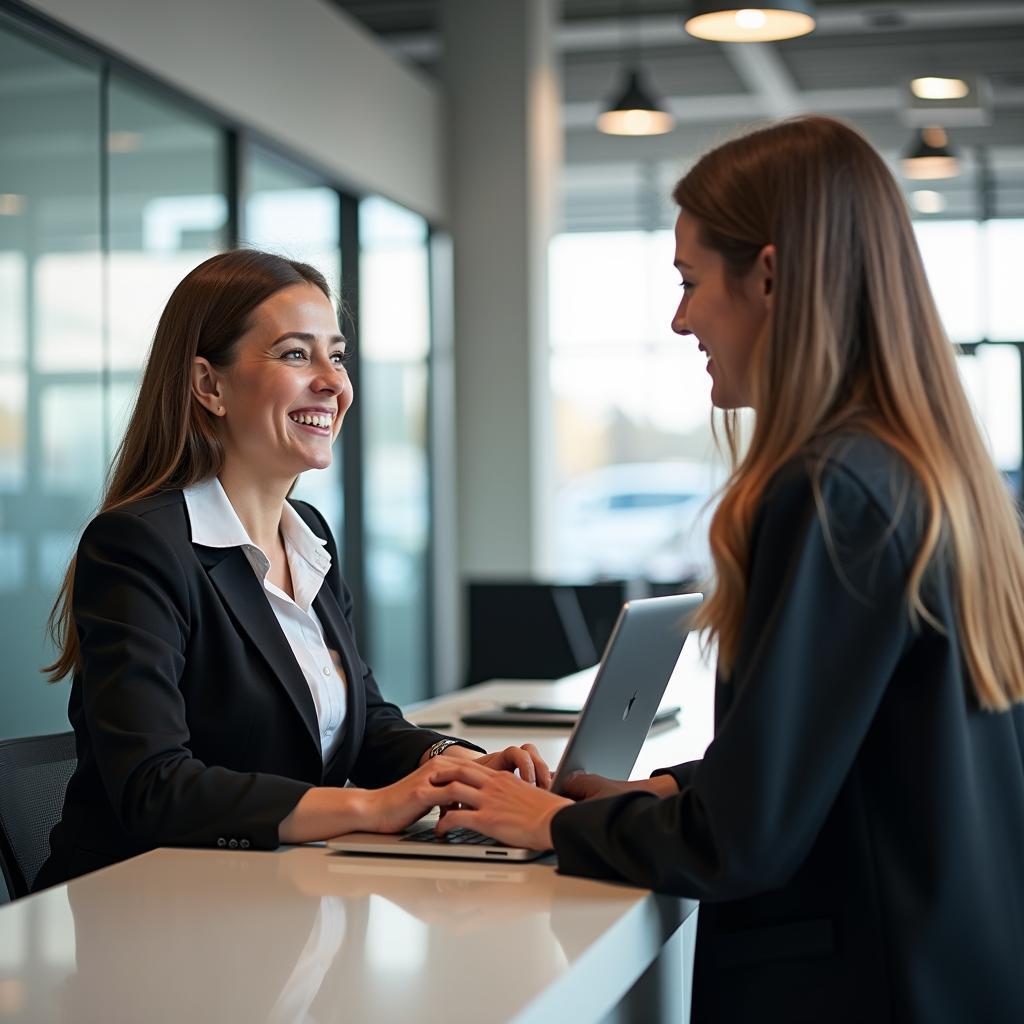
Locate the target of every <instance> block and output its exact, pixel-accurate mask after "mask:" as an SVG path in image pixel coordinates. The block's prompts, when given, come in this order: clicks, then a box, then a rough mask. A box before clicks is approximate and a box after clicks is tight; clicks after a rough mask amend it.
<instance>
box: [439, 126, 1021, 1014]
mask: <svg viewBox="0 0 1024 1024" xmlns="http://www.w3.org/2000/svg"><path fill="white" fill-rule="evenodd" d="M674 195H675V199H676V201H677V203H678V204H679V207H680V212H679V218H678V222H677V224H676V259H675V262H676V266H677V267H678V269H679V271H680V274H681V276H682V279H683V282H682V284H683V296H682V300H681V302H680V304H679V309H678V311H677V313H676V315H675V318H674V319H673V323H672V326H673V329H674V330H675V331H676V333H678V334H680V335H682V336H684V337H686V338H692V339H693V340H694V342H695V343H699V346H700V348H701V350H702V351H704V352H705V353H706V354H707V356H708V372H709V373H710V374H711V378H712V382H713V384H712V392H711V397H712V401H713V403H714V405H715V406H717V407H718V408H719V409H723V410H727V411H726V413H725V423H726V428H727V437H728V440H729V442H730V450H731V451H732V453H733V455H734V469H733V473H732V475H731V477H730V479H729V481H728V483H727V485H726V487H725V491H724V494H723V497H722V500H721V503H720V504H719V506H718V508H717V510H716V512H715V516H714V520H713V523H712V527H711V538H710V539H711V547H712V552H713V556H714V562H715V570H716V578H715V583H714V590H713V593H712V594H711V597H710V599H709V600H708V601H706V602H705V603H704V605H703V608H702V610H701V612H700V620H699V625H701V626H703V627H704V629H705V630H706V631H707V634H708V635H709V636H710V638H712V639H713V640H714V641H716V642H717V648H718V683H717V689H716V708H715V712H716V713H715V720H716V732H715V739H714V741H713V742H712V743H711V745H710V746H709V747H708V749H707V752H706V754H705V756H704V758H703V760H701V761H695V762H690V763H687V764H681V765H677V766H676V767H673V768H668V769H664V770H663V771H662V772H659V773H656V775H655V777H654V778H652V779H649V780H642V781H636V782H632V783H623V782H613V781H610V780H607V779H602V778H599V777H595V776H581V777H578V778H577V780H576V785H575V787H574V788H573V790H572V795H573V796H574V797H576V798H577V800H578V802H576V803H571V802H570V801H567V800H565V799H563V798H560V797H557V796H554V795H553V794H551V793H541V792H539V791H536V790H531V789H530V788H529V787H526V786H521V785H518V784H516V782H515V780H511V779H505V778H502V777H500V776H498V775H497V774H496V773H490V772H482V771H480V770H479V769H477V768H475V767H474V766H467V767H465V768H463V767H461V766H450V767H449V766H446V767H444V768H443V769H441V770H439V771H438V772H437V773H435V774H436V782H437V783H438V784H439V785H444V786H445V789H446V792H445V793H444V796H443V797H442V802H448V801H460V802H462V803H463V805H464V807H465V808H466V809H464V810H453V811H451V812H449V815H448V816H447V817H446V818H445V819H444V827H446V828H447V827H456V826H460V825H463V826H470V827H473V828H478V829H480V830H481V831H483V832H487V833H488V834H490V835H494V836H497V837H498V838H500V839H503V840H505V841H518V842H520V843H522V844H524V845H528V846H534V847H537V848H541V847H548V846H553V847H554V849H555V850H556V851H557V853H558V858H559V866H560V869H561V870H562V871H565V872H569V873H572V874H579V875H587V876H591V877H597V878H624V879H626V880H628V881H630V882H633V883H635V884H637V885H643V886H647V887H650V888H652V889H656V890H659V891H661V892H666V893H675V894H679V895H684V896H690V897H697V898H699V899H700V900H701V901H702V905H701V910H700V920H699V925H698V940H697V952H696V960H695V967H694V987H693V1019H694V1020H695V1021H718V1022H721V1021H727V1022H732V1021H748V1020H749V1021H786V1022H789V1021H830V1022H837V1021H850V1022H853V1021H856V1022H864V1021H871V1022H882V1021H893V1022H896V1021H900V1022H902V1021H919V1022H926V1024H936V1022H944V1021H949V1022H951V1024H952V1022H957V1024H962V1022H966V1021H985V1022H987V1024H995V1022H1003V1021H1005V1022H1008V1024H1009V1022H1011V1021H1013V1022H1019V1021H1021V1020H1024V553H1022V544H1021V534H1020V524H1019V521H1018V518H1017V516H1016V514H1015V510H1014V508H1013V505H1012V503H1011V500H1010V498H1009V496H1008V495H1007V492H1006V489H1005V487H1004V484H1003V481H1002V480H1001V479H1000V477H999V475H998V474H997V472H996V470H995V469H994V467H993V465H992V462H991V459H990V458H989V456H988V454H987V452H986V450H985V446H984V444H983V443H982V439H981V437H980V434H979V431H978V428H977V425H976V424H975V421H974V418H973V416H972V414H971V410H970V408H969V406H968V402H967V399H966V397H965V395H964V392H963V389H962V387H961V384H960V381H959V378H958V375H957V370H956V365H955V361H954V355H953V350H952V347H951V346H950V344H949V341H948V340H947V338H946V336H945V334H944V333H943V330H942V326H941V324H940V322H939V317H938V314H937V312H936V309H935V304H934V301H933V299H932V296H931V294H930V292H929V289H928V285H927V282H926V279H925V273H924V269H923V266H922V263H921V257H920V254H919V252H918V249H917V245H916V243H915V239H914V234H913V230H912V228H911V224H910V220H909V218H908V216H907V212H906V208H905V204H904V200H903V198H902V196H901V194H900V190H899V188H898V186H897V184H896V182H895V180H894V179H893V177H892V175H891V174H890V172H889V171H888V169H887V168H886V166H885V164H884V163H883V161H882V160H881V159H880V158H879V156H878V154H877V153H875V152H874V150H873V149H872V148H871V147H870V146H869V145H868V144H867V143H866V142H865V141H864V139H863V138H861V136H859V135H858V134H857V133H856V132H854V131H853V130H851V129H850V128H848V127H846V126H845V125H843V124H842V123H839V122H837V121H833V120H830V119H827V118H822V117H807V118H801V119H797V120H793V121H788V122H784V123H780V124H777V125H774V126H771V127H768V128H766V129H763V130H761V131H757V132H754V133H753V134H750V135H747V136H746V137H743V138H739V139H737V140H735V141H732V142H729V143H727V144H725V145H723V146H721V147H720V148H718V149H716V150H714V151H712V152H711V153H709V154H707V155H706V156H705V157H704V158H703V159H701V160H700V161H699V162H698V163H697V164H696V165H695V167H694V168H693V169H692V170H691V171H690V173H689V174H687V175H686V177H684V178H683V179H682V181H680V182H679V184H678V185H677V187H676V190H675V193H674ZM741 407H750V408H752V409H753V410H754V411H755V414H756V424H755V426H754V429H753V435H752V437H751V441H750V445H749V447H748V449H747V451H746V453H745V454H744V455H743V457H742V458H740V459H739V460H738V461H737V460H736V458H735V453H736V450H737V448H736V445H735V444H734V443H733V442H734V440H735V430H734V428H735V419H734V413H733V412H731V410H735V409H737V408H741Z"/></svg>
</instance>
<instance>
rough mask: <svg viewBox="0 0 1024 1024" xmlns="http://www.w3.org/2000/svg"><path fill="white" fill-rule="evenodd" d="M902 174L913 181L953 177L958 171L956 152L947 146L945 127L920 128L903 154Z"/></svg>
mask: <svg viewBox="0 0 1024 1024" xmlns="http://www.w3.org/2000/svg"><path fill="white" fill-rule="evenodd" d="M902 164H903V176H904V177H905V178H910V179H912V180H914V181H934V180H937V179H939V178H955V177H956V176H957V175H958V174H959V173H960V165H959V162H958V161H957V158H956V153H954V152H953V150H952V149H950V147H949V139H948V138H947V136H946V132H945V129H943V128H937V127H931V128H922V129H921V131H920V132H918V133H917V134H916V135H915V136H914V138H913V139H912V140H911V143H910V148H909V149H908V150H907V151H906V152H905V153H904V154H903V161H902Z"/></svg>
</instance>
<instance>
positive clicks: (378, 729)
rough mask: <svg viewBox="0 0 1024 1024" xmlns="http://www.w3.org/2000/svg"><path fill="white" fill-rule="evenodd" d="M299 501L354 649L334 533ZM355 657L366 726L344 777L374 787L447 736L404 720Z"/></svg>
mask: <svg viewBox="0 0 1024 1024" xmlns="http://www.w3.org/2000/svg"><path fill="white" fill-rule="evenodd" d="M296 504H298V503H296ZM303 504H304V505H305V508H306V509H308V510H309V512H310V513H312V515H313V516H314V517H315V519H316V524H317V528H318V529H319V530H321V531H322V533H323V536H324V537H325V538H326V540H327V550H328V553H329V554H330V556H331V570H330V572H329V573H328V576H327V580H328V583H329V585H330V586H331V587H332V588H333V590H334V593H335V596H336V597H337V599H338V603H339V604H340V605H341V612H342V615H343V616H344V618H345V625H346V627H347V628H348V632H349V636H351V637H352V642H353V649H355V647H354V645H355V635H356V632H355V623H354V621H353V611H354V602H353V600H352V593H351V591H350V590H349V589H348V586H347V585H346V583H345V581H344V579H343V578H342V576H341V573H340V571H339V570H338V568H337V566H338V550H337V547H336V545H335V543H334V537H333V535H332V534H331V530H330V527H329V526H328V525H327V522H326V520H325V519H324V517H323V516H322V515H321V514H320V512H319V510H318V509H316V508H314V507H313V506H312V505H309V504H306V503H303ZM356 657H357V671H358V672H359V675H360V676H361V683H362V687H363V693H364V695H365V699H366V726H365V729H364V732H363V739H362V744H361V745H360V748H359V754H358V756H357V757H356V761H355V764H354V765H353V766H352V769H351V771H350V772H349V778H350V779H351V780H352V782H353V783H354V784H355V785H357V786H361V787H364V788H367V789H377V788H379V787H381V786H388V785H390V784H391V783H393V782H397V781H398V780H399V779H401V778H404V777H405V776H406V775H408V774H409V773H410V772H411V771H413V770H414V769H415V768H416V767H417V766H418V765H419V761H420V758H421V757H422V756H423V754H424V752H425V751H426V750H427V748H428V747H430V746H432V745H433V744H434V743H436V742H437V741H438V740H440V739H446V738H448V737H447V736H446V734H444V733H439V732H433V731H432V730H430V729H421V728H420V727H419V726H417V725H413V724H412V722H408V721H406V719H405V718H404V717H403V715H402V711H401V709H400V708H399V707H398V706H397V705H395V704H392V703H390V702H389V701H387V700H385V699H384V697H383V695H382V694H381V692H380V687H379V686H378V685H377V680H376V679H375V678H374V675H373V670H372V669H371V668H370V666H369V665H367V663H366V662H365V661H364V660H363V657H362V655H361V654H359V653H358V651H357V652H356ZM451 738H452V739H458V742H459V744H460V745H461V746H464V747H468V748H469V749H471V750H476V751H479V752H480V753H481V754H483V753H485V751H484V750H483V748H481V747H478V746H477V745H476V744H475V743H470V742H469V741H468V740H463V739H459V738H458V737H455V736H453V737H451ZM328 781H330V780H328Z"/></svg>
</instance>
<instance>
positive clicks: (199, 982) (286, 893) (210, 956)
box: [0, 645, 711, 1024]
mask: <svg viewBox="0 0 1024 1024" xmlns="http://www.w3.org/2000/svg"><path fill="white" fill-rule="evenodd" d="M695 655H696V648H695V647H692V648H691V647H690V646H689V645H688V647H687V650H686V651H685V652H684V656H683V658H682V659H681V661H680V667H679V669H678V670H677V672H676V676H675V677H674V680H673V683H672V684H671V685H670V689H669V692H668V693H667V694H666V700H665V702H666V703H678V704H681V705H682V706H683V715H682V718H681V724H680V725H679V726H677V727H674V728H669V729H667V730H665V731H662V732H660V733H659V734H658V735H657V736H652V737H651V738H650V739H649V740H648V742H647V744H646V745H645V748H644V750H643V752H642V753H641V757H640V761H639V762H638V765H637V770H636V772H635V773H634V774H648V773H649V772H650V771H651V770H652V769H653V768H654V767H657V766H658V765H661V764H672V763H675V762H677V761H681V760H687V759H689V758H692V757H699V756H700V755H701V753H702V752H703V750H704V747H705V746H706V744H707V742H708V740H709V738H710V735H711V732H710V728H711V718H710V700H711V694H710V689H711V673H710V670H708V669H707V668H704V667H701V666H698V665H697V662H696V657H695ZM591 675H592V673H581V674H580V675H578V676H575V677H570V678H569V679H567V680H563V681H560V682H558V683H535V682H534V683H512V682H502V683H488V684H485V685H484V686H479V687H474V688H472V689H470V690H463V691H459V692H457V693H455V694H452V695H449V696H447V697H444V698H440V699H438V700H436V701H432V702H430V703H429V704H426V705H421V706H418V707H417V708H415V709H413V710H412V711H410V718H411V719H413V720H417V719H418V720H421V721H437V720H444V718H443V716H445V715H453V714H454V712H455V711H456V710H457V709H458V708H459V707H462V708H467V707H480V706H482V705H485V704H491V703H494V702H500V701H503V700H509V699H540V700H544V701H549V702H554V701H559V702H561V701H569V700H580V701H581V700H582V698H583V696H584V695H585V692H586V689H587V686H588V684H589V678H590V676H591ZM451 731H452V732H455V733H458V734H460V735H465V736H466V737H467V738H469V739H473V740H475V741H476V742H478V743H480V744H481V745H482V746H485V747H488V748H490V749H494V748H496V747H498V746H500V745H505V744H507V743H512V742H523V741H524V740H526V739H530V740H532V741H533V742H536V743H537V745H538V746H539V747H540V749H541V752H542V753H543V754H544V755H545V756H546V757H548V758H549V759H550V761H551V763H552V765H554V764H555V763H556V762H557V759H558V756H559V754H560V752H561V748H562V747H563V746H564V744H565V740H566V737H567V735H568V730H564V729H561V730H558V729H555V730H543V731H542V730H536V731H535V732H534V733H533V734H532V735H530V736H524V735H522V734H521V733H515V734H513V731H512V730H507V729H475V730H469V729H463V728H462V727H461V726H460V725H459V723H458V722H457V721H455V722H454V724H453V727H452V729H451ZM694 907H695V904H694V903H692V902H691V901H688V900H679V899H675V898H671V897H661V896H655V895H654V894H652V893H650V892H648V891H646V890H643V889H635V888H632V887H630V886H626V885H620V884H614V883H606V882H594V881H588V880H585V879H579V878H571V877H565V876H561V875H558V874H557V873H556V871H555V867H554V863H553V858H548V859H546V860H544V861H540V862H536V863H526V864H508V863H506V864H500V865H495V864H493V863H473V862H456V861H432V860H431V861H428V860H422V861H419V860H412V859H410V860H401V859H398V858H394V859H384V858H370V857H352V856H349V855H344V854H335V853H331V852H329V851H327V850H326V848H325V847H323V846H319V845H314V846H305V847H283V848H281V849H280V850H277V851H274V852H269V853H268V852H256V851H225V850H190V849H161V850H156V851H153V852H152V853H148V854H145V855H144V856H142V857H137V858H134V859H133V860H130V861H126V862H124V863H122V864H118V865H115V866H114V867H112V868H108V869H106V870H103V871H99V872H96V873H94V874H92V875H87V876H84V877H83V878H80V879H77V880H75V881H74V882H72V883H70V884H69V885H65V886H58V887H56V888H54V889H51V890H48V891H46V892H43V893H40V894H38V895H36V896H32V897H29V898H27V899H24V900H20V901H18V902H16V903H13V904H11V905H9V906H5V907H0V1021H4V1022H7V1021H29V1020H31V1021H37V1020H38V1021H55V1020H67V1021H89V1022H94V1021H95V1022H104V1024H107V1022H117V1021H125V1022H129V1021H131V1022H136V1021H146V1022H154V1024H158V1022H164V1021H167V1022H170V1021H176V1022H181V1021H185V1022H187V1024H194V1022H204V1021H217V1022H233V1021H239V1022H240V1021H264V1020H267V1021H275V1022H277V1021H280V1022H284V1021H306V1020H309V1021H318V1022H328V1021H371V1020H372V1021H374V1022H389V1021H396V1022H397V1021H402V1022H416V1024H428V1022H433V1021H438V1022H446V1024H452V1022H458V1021H473V1022H479V1024H485V1022H490V1021H494V1022H498V1021H511V1020H515V1021H518V1022H523V1024H525V1022H533V1021H537V1022H539V1021H545V1022H551V1021H555V1022H559V1024H562V1022H564V1024H569V1022H572V1024H577V1022H582V1021H588V1020H595V1021H596V1020H600V1019H601V1018H602V1017H603V1016H604V1014H605V1013H606V1012H607V1011H608V1010H609V1009H610V1008H611V1007H614V1006H615V1004H616V1003H617V1002H618V1000H619V998H621V996H622V995H623V994H624V993H625V992H626V991H627V990H628V989H629V988H630V986H631V985H632V984H633V982H634V981H636V979H637V978H638V977H640V975H641V974H642V973H643V971H644V970H645V969H646V968H647V966H648V965H650V964H651V963H652V961H654V959H655V957H657V956H658V954H659V951H660V950H661V948H662V946H663V945H664V944H665V942H666V941H668V940H669V939H670V938H671V937H672V936H673V934H674V933H676V931H677V929H678V928H679V925H680V923H681V922H682V921H683V920H684V918H686V917H687V916H688V915H689V914H690V913H691V912H692V911H693V909H694Z"/></svg>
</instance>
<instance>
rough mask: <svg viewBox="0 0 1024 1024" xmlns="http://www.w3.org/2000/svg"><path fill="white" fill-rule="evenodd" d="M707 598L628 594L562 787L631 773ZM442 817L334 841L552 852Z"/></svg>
mask: <svg viewBox="0 0 1024 1024" xmlns="http://www.w3.org/2000/svg"><path fill="white" fill-rule="evenodd" d="M702 600H703V596H702V595H701V594H680V595H674V596H671V597H654V598H647V599H644V600H640V601H627V602H626V604H624V605H623V606H622V611H621V612H620V613H619V618H618V621H617V622H616V623H615V628H614V630H612V635H611V637H610V638H609V640H608V646H607V647H606V648H605V652H604V657H603V658H602V659H601V664H600V666H599V667H598V670H597V676H596V678H595V679H594V685H593V686H592V687H591V689H590V694H589V695H588V696H587V701H586V703H585V704H584V705H583V710H582V711H581V712H580V715H579V718H578V719H577V721H576V727H575V728H574V729H573V731H572V735H570V737H569V742H568V745H567V746H566V748H565V753H564V754H563V755H562V759H561V761H559V763H558V771H557V772H556V773H555V777H554V780H553V782H552V785H551V789H552V791H553V792H555V793H560V792H562V787H563V786H564V785H565V781H566V779H568V777H569V776H570V775H572V773H573V772H575V771H585V772H593V773H597V774H598V775H605V776H607V777H609V778H613V779H625V778H627V777H628V776H629V773H630V772H631V771H632V770H633V765H634V764H635V763H636V758H637V755H638V754H639V753H640V748H641V747H642V746H643V742H644V740H645V739H646V737H647V733H648V731H649V730H650V728H651V723H652V722H653V721H654V716H655V713H656V712H657V710H658V705H659V704H660V703H661V698H662V696H663V695H664V693H665V687H666V686H668V681H669V679H670V678H671V677H672V672H673V670H674V669H675V667H676V662H677V661H678V660H679V655H680V653H681V652H682V649H683V644H684V643H685V641H686V637H687V634H688V632H689V623H690V618H691V616H692V615H693V612H694V611H695V610H696V609H697V607H698V606H699V605H700V603H701V601H702ZM434 821H436V818H434V819H432V820H431V821H430V823H429V824H427V823H426V822H425V821H424V820H422V819H421V820H420V821H417V822H415V823H414V824H413V825H410V826H409V828H407V829H406V830H405V831H404V832H399V833H397V834H394V835H381V834H379V833H376V832H349V833H346V834H345V835H341V836H337V837H336V838H334V839H331V840H329V841H328V843H327V845H328V846H329V847H330V848H331V849H332V850H340V851H342V852H344V853H358V854H369V853H374V854H376V853H380V854H392V855H397V856H403V857H456V858H459V859H472V860H506V861H508V860H534V859H536V858H537V857H543V856H544V851H539V850H524V849H522V848H521V847H516V846H505V845H504V844H502V843H499V842H497V840H494V839H491V838H489V837H487V836H483V835H481V834H480V833H479V832H472V831H470V830H468V829H455V830H453V831H452V832H450V833H448V835H447V836H438V835H436V833H435V832H434Z"/></svg>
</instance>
